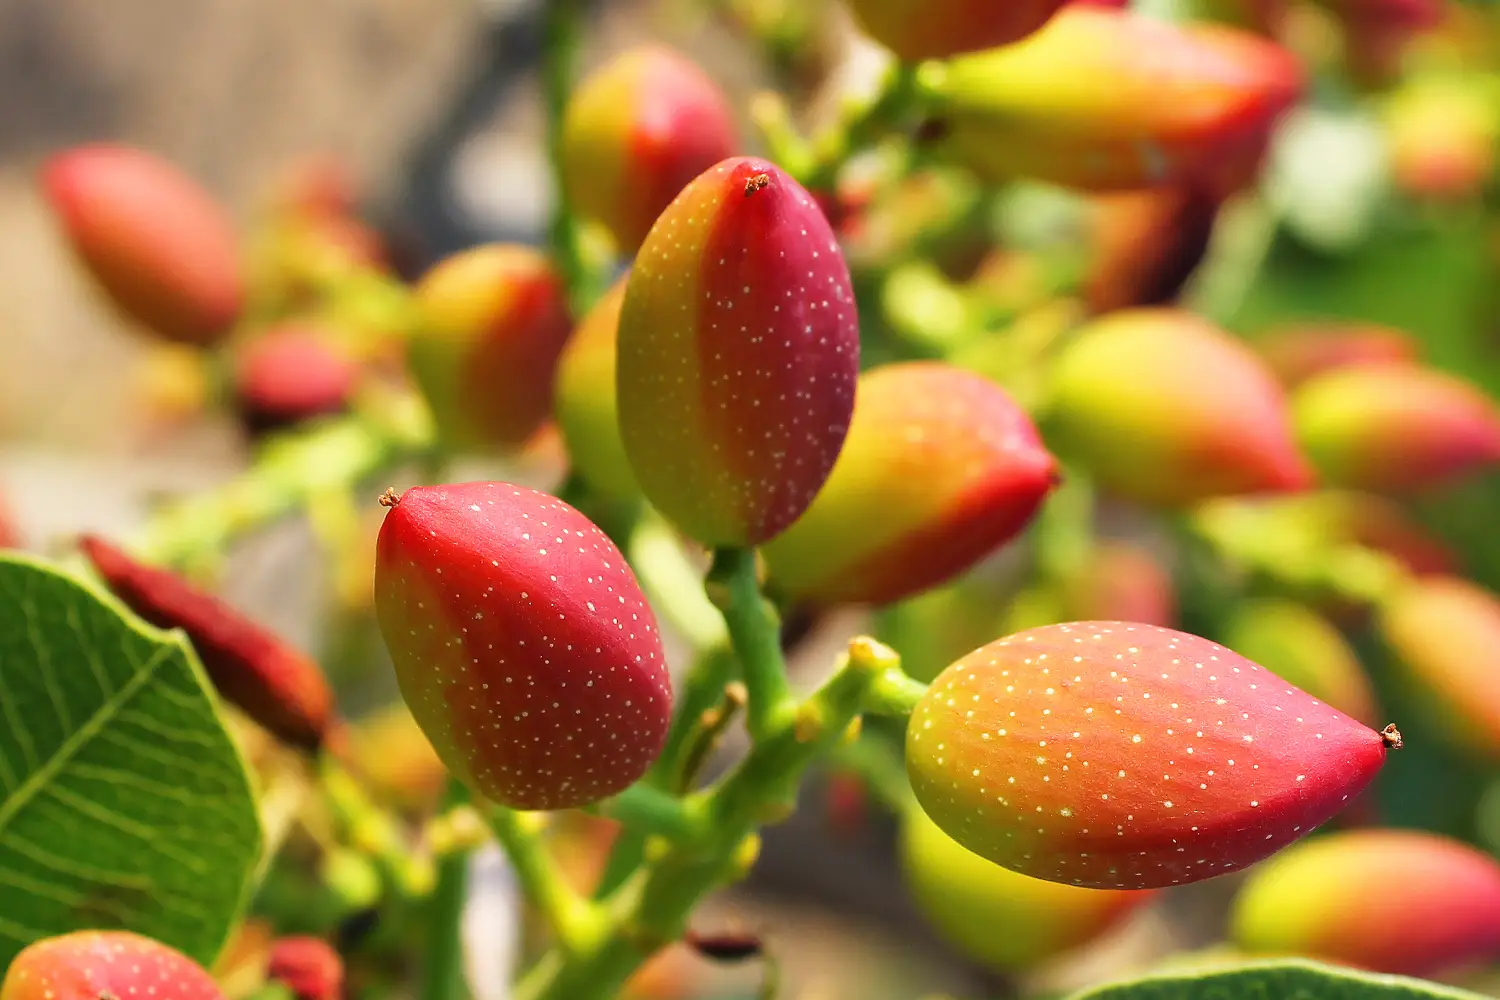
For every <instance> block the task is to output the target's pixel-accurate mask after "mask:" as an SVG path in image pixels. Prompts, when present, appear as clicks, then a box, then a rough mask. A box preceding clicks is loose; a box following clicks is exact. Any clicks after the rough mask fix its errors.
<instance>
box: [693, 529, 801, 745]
mask: <svg viewBox="0 0 1500 1000" xmlns="http://www.w3.org/2000/svg"><path fill="white" fill-rule="evenodd" d="M708 593H709V597H710V598H712V599H713V602H714V603H715V604H716V605H718V607H719V610H720V611H722V612H723V614H724V623H725V624H726V625H727V626H728V627H729V638H730V641H731V642H732V643H733V644H734V652H735V656H737V657H738V658H739V661H740V671H741V677H742V679H743V680H744V682H745V688H746V690H747V691H748V692H749V696H750V698H749V705H748V706H747V708H746V722H747V725H748V728H749V730H750V735H751V736H752V737H753V738H755V739H757V740H761V739H765V738H766V736H767V735H769V734H770V732H771V731H772V729H773V728H775V726H776V725H777V724H778V722H780V720H782V719H783V718H784V717H785V715H786V713H787V712H788V711H789V710H790V709H791V707H792V705H793V704H794V702H793V699H792V692H791V688H790V687H789V686H788V684H787V676H786V660H785V658H784V657H783V656H782V654H781V623H780V621H779V620H778V617H777V614H776V609H775V608H774V607H772V605H771V602H770V601H768V600H766V599H765V597H764V596H762V595H761V592H760V581H759V580H758V579H757V577H756V567H755V550H753V549H739V548H723V549H719V550H717V551H716V552H715V553H714V562H713V566H712V568H710V569H709V571H708Z"/></svg>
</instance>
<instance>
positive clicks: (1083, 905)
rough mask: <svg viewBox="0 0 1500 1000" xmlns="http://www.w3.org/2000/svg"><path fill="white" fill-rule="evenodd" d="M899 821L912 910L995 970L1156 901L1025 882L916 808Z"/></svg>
mask: <svg viewBox="0 0 1500 1000" xmlns="http://www.w3.org/2000/svg"><path fill="white" fill-rule="evenodd" d="M902 820H903V821H902V825H901V870H902V873H903V874H904V875H905V880H906V884H907V886H908V888H910V890H911V893H912V896H913V898H914V899H915V901H916V904H917V907H918V909H920V910H921V912H922V915H923V916H925V917H926V918H927V921H928V922H929V923H930V924H932V926H933V928H934V929H935V930H937V932H938V933H939V934H940V935H941V936H942V937H943V939H944V940H945V941H948V942H949V943H951V944H952V945H953V946H954V947H956V948H957V949H959V950H960V951H962V952H963V953H964V954H966V955H968V956H970V957H972V958H973V959H974V960H975V961H978V962H980V963H981V964H983V965H985V966H988V967H989V968H991V969H995V970H997V971H1000V972H1018V971H1022V970H1025V969H1030V968H1032V967H1034V966H1037V965H1040V964H1041V963H1043V962H1046V961H1047V960H1048V959H1051V958H1055V957H1056V956H1058V955H1060V954H1062V953H1064V952H1066V951H1069V950H1071V949H1073V948H1077V947H1079V946H1081V945H1084V944H1087V943H1088V942H1090V941H1092V940H1094V939H1095V938H1097V937H1099V936H1100V935H1102V934H1104V933H1105V932H1106V931H1108V930H1110V929H1111V928H1113V927H1115V926H1116V925H1118V924H1119V923H1120V921H1121V920H1122V919H1124V918H1125V917H1127V916H1129V915H1130V914H1131V913H1132V912H1134V911H1135V910H1136V908H1137V907H1139V906H1140V905H1141V904H1143V903H1146V902H1148V901H1149V900H1150V899H1151V898H1152V896H1153V895H1154V894H1153V893H1151V892H1149V891H1146V892H1124V891H1120V890H1117V889H1084V888H1080V887H1079V886H1076V885H1062V884H1060V883H1058V882H1049V881H1047V880H1046V879H1039V878H1031V877H1029V876H1027V875H1021V874H1019V873H1018V872H1013V871H1011V870H1010V869H1008V868H1002V867H1000V866H999V865H997V864H995V863H994V862H991V861H987V860H985V859H984V858H982V857H980V856H979V855H977V854H975V853H974V852H973V851H970V850H969V849H968V848H966V847H964V846H963V845H962V844H960V843H958V842H957V841H956V840H954V839H953V838H952V837H950V836H948V835H947V834H946V833H944V832H943V831H942V830H941V829H940V828H939V827H938V825H937V824H936V823H934V822H933V821H932V820H931V819H929V818H928V817H927V814H926V813H924V812H923V811H922V810H920V809H917V808H910V809H907V810H906V811H905V812H904V813H903V814H902Z"/></svg>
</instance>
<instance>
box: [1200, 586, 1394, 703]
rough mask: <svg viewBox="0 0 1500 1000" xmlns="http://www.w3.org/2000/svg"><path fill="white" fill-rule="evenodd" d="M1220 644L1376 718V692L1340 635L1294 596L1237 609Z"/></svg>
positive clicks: (1318, 694) (1327, 699) (1328, 698)
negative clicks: (1222, 643)
mask: <svg viewBox="0 0 1500 1000" xmlns="http://www.w3.org/2000/svg"><path fill="white" fill-rule="evenodd" d="M1224 645H1226V646H1228V647H1229V648H1230V649H1233V650H1234V651H1235V652H1236V653H1239V654H1240V655H1241V656H1243V657H1245V658H1246V659H1249V660H1252V661H1254V662H1255V663H1259V664H1260V665H1261V666H1263V667H1265V668H1266V669H1267V670H1270V671H1271V672H1273V673H1274V674H1276V676H1278V677H1280V678H1281V679H1282V680H1285V681H1289V682H1290V683H1292V684H1295V685H1296V686H1297V687H1299V688H1301V689H1302V690H1304V691H1306V692H1307V693H1308V694H1310V695H1312V696H1313V697H1314V698H1317V699H1319V700H1320V701H1323V702H1326V703H1327V704H1329V705H1332V706H1333V707H1334V708H1336V709H1338V710H1339V711H1341V712H1343V713H1344V714H1345V715H1348V716H1349V717H1350V718H1353V719H1358V720H1359V721H1360V722H1363V723H1364V724H1365V725H1367V726H1368V725H1373V724H1374V723H1375V719H1376V715H1377V710H1376V707H1375V692H1374V690H1373V688H1372V687H1371V685H1370V678H1369V676H1368V675H1366V673H1365V670H1364V667H1363V666H1361V665H1360V662H1359V658H1358V657H1356V656H1355V655H1354V650H1353V649H1351V648H1350V647H1349V643H1348V641H1347V640H1345V638H1344V636H1343V634H1342V633H1341V632H1339V630H1338V629H1337V628H1335V627H1334V625H1333V624H1332V623H1331V622H1329V621H1328V620H1327V619H1326V618H1324V617H1323V616H1322V615H1320V614H1318V613H1317V612H1316V611H1313V610H1312V609H1310V608H1308V607H1305V606H1304V605H1301V604H1298V603H1296V602H1295V601H1287V600H1281V599H1277V598H1262V599H1260V600H1254V601H1247V602H1243V603H1242V604H1240V606H1239V607H1238V608H1236V609H1235V612H1234V614H1233V616H1232V617H1231V618H1230V620H1229V623H1228V625H1226V627H1225V629H1224Z"/></svg>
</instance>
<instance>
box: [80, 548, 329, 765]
mask: <svg viewBox="0 0 1500 1000" xmlns="http://www.w3.org/2000/svg"><path fill="white" fill-rule="evenodd" d="M78 545H79V548H80V549H81V550H82V552H83V554H84V555H85V556H86V557H87V558H88V560H89V562H90V563H92V564H93V566H94V569H95V570H96V571H98V573H99V575H100V576H101V577H103V579H104V582H105V584H106V585H107V586H108V587H109V589H110V590H111V591H113V592H114V594H115V596H116V597H118V598H119V599H120V600H121V601H122V602H124V604H125V605H126V606H127V607H129V608H130V609H131V610H132V611H134V612H135V613H136V614H138V615H140V616H141V617H142V618H143V619H145V620H146V621H148V622H150V623H151V624H152V625H155V626H157V627H158V628H180V629H182V631H183V632H184V633H186V635H187V637H188V639H190V640H191V641H192V644H193V649H194V650H195V651H196V652H197V654H198V659H199V660H200V661H201V662H202V663H203V669H204V670H205V671H206V672H207V673H208V677H209V679H210V680H211V681H213V684H214V687H215V688H217V689H218V691H219V693H220V694H221V695H223V696H224V698H226V699H227V700H228V701H230V702H232V703H233V704H234V705H236V706H237V707H238V708H239V709H240V710H241V711H243V712H244V713H245V714H246V715H248V716H249V717H250V718H251V719H252V720H254V721H255V722H256V723H258V724H259V725H260V726H261V727H262V728H264V729H266V730H267V731H269V732H270V733H272V734H273V735H275V736H276V737H278V738H279V739H281V740H282V741H284V742H286V743H288V744H290V745H292V746H295V747H299V748H301V749H304V750H316V749H318V748H319V747H320V746H321V745H322V742H323V738H324V736H325V735H326V733H327V731H328V727H329V726H330V724H331V723H332V722H333V719H334V708H333V692H332V691H331V690H330V689H329V686H328V681H327V679H326V678H325V677H324V676H323V671H322V669H321V668H319V666H318V664H317V663H316V662H315V661H314V660H313V659H312V658H311V657H309V656H308V655H307V654H306V653H303V652H302V651H301V650H298V649H296V648H295V647H293V646H291V645H290V644H289V643H287V642H286V641H285V640H283V639H282V638H281V637H280V636H277V635H275V634H274V633H272V632H271V631H269V630H268V629H266V628H263V627H262V626H260V625H258V624H256V623H255V622H253V621H251V620H250V619H249V618H247V617H245V616H244V615H243V614H241V613H240V612H238V611H236V610H235V609H234V608H231V607H230V606H229V605H227V604H225V603H224V602H223V601H221V600H219V599H218V598H216V597H214V596H213V595H211V594H208V593H206V592H204V591H202V590H199V589H198V588H197V587H195V586H193V585H192V584H190V583H188V582H187V581H186V580H184V579H183V578H182V577H180V576H177V575H176V574H174V573H170V572H168V571H167V570H163V569H157V568H155V567H152V566H147V565H145V564H143V563H140V562H137V561H136V560H134V559H132V558H131V557H130V556H128V555H126V554H125V552H124V551H122V550H121V549H118V548H116V547H115V546H114V545H111V544H110V543H109V542H106V541H105V540H104V539H102V538H99V537H98V536H96V535H84V536H82V537H81V538H80V539H79V543H78Z"/></svg>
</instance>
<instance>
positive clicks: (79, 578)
mask: <svg viewBox="0 0 1500 1000" xmlns="http://www.w3.org/2000/svg"><path fill="white" fill-rule="evenodd" d="M5 565H12V566H19V567H22V568H24V569H27V570H31V571H34V572H37V573H41V574H44V575H48V576H52V577H55V578H57V579H58V580H61V581H63V582H64V583H68V584H72V585H73V586H75V587H77V588H78V589H79V590H82V591H83V592H84V593H86V594H88V595H89V596H90V597H92V598H94V599H95V600H97V601H98V602H99V603H100V604H102V605H103V606H104V607H106V608H108V609H109V610H110V611H113V612H114V613H115V615H116V616H117V617H119V619H120V620H121V621H122V622H123V623H124V624H125V625H126V626H127V627H128V628H130V629H132V630H134V631H135V632H136V633H137V634H139V635H141V636H143V637H144V638H146V639H149V640H151V641H153V642H157V643H160V644H162V645H165V646H175V647H177V648H178V649H180V650H181V651H182V654H183V659H184V660H185V662H186V663H187V666H188V672H189V673H190V674H192V677H193V680H194V681H195V682H196V683H197V685H198V689H199V690H200V691H202V692H203V694H204V696H205V697H206V698H207V699H208V701H209V704H211V705H213V706H214V707H215V708H216V709H218V708H219V707H220V706H222V704H223V699H222V698H220V697H219V692H218V691H217V690H216V689H215V688H214V686H213V683H212V682H211V681H210V680H209V679H208V673H207V672H206V671H205V670H204V669H203V664H202V662H201V661H199V659H198V651H197V650H196V649H194V648H193V643H192V641H191V640H189V639H188V637H187V633H186V632H184V631H182V629H178V628H173V629H162V628H157V627H156V626H155V625H152V624H151V623H150V622H148V621H146V620H145V619H143V618H141V617H140V616H139V615H137V614H136V613H135V612H134V611H132V610H131V609H130V608H129V607H127V606H126V605H125V603H124V602H122V601H121V600H120V599H119V598H118V597H116V596H115V595H114V594H113V593H112V592H111V591H110V590H109V588H107V587H105V586H104V585H103V584H102V583H100V582H98V581H97V580H96V579H94V578H93V577H92V576H90V575H87V574H86V573H84V572H72V571H70V570H68V569H66V568H65V567H64V566H63V565H62V564H61V563H59V562H57V561H54V560H51V559H47V558H44V557H42V556H37V555H33V554H31V553H27V552H21V551H17V550H0V567H3V566H5ZM215 714H216V715H217V716H218V717H219V720H220V727H221V728H222V729H223V730H224V741H225V742H226V743H227V744H228V745H229V748H230V750H231V751H232V752H233V754H234V757H235V760H237V761H238V762H239V765H240V767H239V770H240V774H241V775H243V776H244V779H245V791H246V792H247V793H248V795H249V797H250V799H251V801H252V802H254V803H256V806H257V808H255V809H254V810H253V812H254V815H255V824H254V829H255V845H254V848H255V850H254V853H255V855H256V856H257V859H258V860H263V859H260V858H259V856H260V855H261V854H263V853H264V852H265V846H266V835H265V829H264V828H263V826H262V824H261V815H260V809H259V798H260V797H259V795H257V793H256V788H255V780H254V777H253V775H252V772H251V770H250V765H249V763H248V762H247V761H246V759H245V753H244V750H243V749H242V748H241V746H240V744H239V741H238V740H236V739H235V738H234V736H233V734H232V733H230V732H229V730H228V727H225V726H224V725H223V714H222V712H219V711H216V712H215ZM261 867H262V866H261V865H260V864H259V863H257V864H254V865H251V866H249V868H248V869H247V870H246V872H245V876H244V878H243V880H242V884H241V886H240V894H239V900H238V901H237V902H236V903H235V907H234V911H233V912H232V913H231V914H230V916H229V919H228V920H227V921H226V922H225V926H226V928H227V929H226V930H225V933H224V939H223V940H222V941H220V942H219V945H218V947H217V948H216V949H215V950H214V957H215V959H217V957H218V956H219V955H220V954H222V953H223V951H224V946H225V945H226V944H228V943H229V939H230V938H231V937H232V936H233V934H234V930H235V927H236V926H237V925H238V924H240V923H241V922H243V920H244V916H245V911H246V909H247V908H248V907H249V905H250V900H251V898H252V897H253V895H254V889H255V884H256V881H257V878H258V875H259V872H260V870H261Z"/></svg>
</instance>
